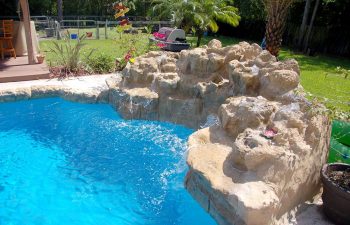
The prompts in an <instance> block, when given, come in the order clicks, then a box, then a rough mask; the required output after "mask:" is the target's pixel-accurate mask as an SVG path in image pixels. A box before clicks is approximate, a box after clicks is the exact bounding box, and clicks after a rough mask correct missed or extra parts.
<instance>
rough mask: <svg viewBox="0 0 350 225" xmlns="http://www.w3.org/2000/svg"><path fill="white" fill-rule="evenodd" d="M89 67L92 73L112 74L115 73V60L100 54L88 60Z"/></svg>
mask: <svg viewBox="0 0 350 225" xmlns="http://www.w3.org/2000/svg"><path fill="white" fill-rule="evenodd" d="M87 65H88V68H89V70H90V72H91V73H98V74H102V73H112V72H114V71H115V58H114V57H112V56H111V55H107V54H105V53H98V54H95V55H92V56H91V57H90V58H89V59H87Z"/></svg>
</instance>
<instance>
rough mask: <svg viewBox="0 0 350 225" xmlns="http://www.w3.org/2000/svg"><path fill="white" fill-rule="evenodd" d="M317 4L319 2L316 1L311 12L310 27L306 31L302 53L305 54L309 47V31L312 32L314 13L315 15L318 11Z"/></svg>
mask: <svg viewBox="0 0 350 225" xmlns="http://www.w3.org/2000/svg"><path fill="white" fill-rule="evenodd" d="M319 4H320V0H316V3H315V6H314V11H313V12H312V17H311V21H310V26H309V29H308V30H307V33H306V36H305V40H304V52H305V53H306V52H307V49H308V47H309V39H310V36H311V31H312V28H313V25H314V21H315V17H316V13H317V9H318V6H319Z"/></svg>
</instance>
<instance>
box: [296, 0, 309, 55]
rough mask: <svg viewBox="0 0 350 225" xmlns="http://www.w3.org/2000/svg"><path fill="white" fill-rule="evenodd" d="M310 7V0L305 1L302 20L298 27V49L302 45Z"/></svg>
mask: <svg viewBox="0 0 350 225" xmlns="http://www.w3.org/2000/svg"><path fill="white" fill-rule="evenodd" d="M310 6H311V0H305V7H304V13H303V20H302V22H301V26H300V30H299V38H298V47H299V48H301V45H302V43H303V39H304V36H305V32H306V26H307V21H308V18H309V12H310Z"/></svg>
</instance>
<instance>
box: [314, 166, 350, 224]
mask: <svg viewBox="0 0 350 225" xmlns="http://www.w3.org/2000/svg"><path fill="white" fill-rule="evenodd" d="M349 168H350V165H348V164H344V163H329V164H326V165H324V166H323V167H322V170H321V180H322V183H323V193H322V200H323V210H324V213H325V214H326V216H327V217H329V219H331V220H332V221H333V222H334V223H336V224H339V225H340V224H341V225H349V224H350V192H349V191H346V190H345V189H343V188H340V187H339V186H338V185H337V184H336V183H334V182H332V181H331V180H330V179H329V177H328V176H327V173H328V172H330V171H344V170H346V169H349Z"/></svg>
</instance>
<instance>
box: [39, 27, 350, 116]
mask: <svg viewBox="0 0 350 225" xmlns="http://www.w3.org/2000/svg"><path fill="white" fill-rule="evenodd" d="M92 31H93V30H92ZM80 32H82V31H80ZM84 32H85V31H84ZM111 32H112V33H113V32H114V34H113V35H111V34H109V36H112V37H114V39H107V40H105V39H101V40H86V41H85V43H86V47H85V48H84V50H83V55H85V54H87V53H88V52H89V51H90V50H91V49H96V52H101V53H104V54H108V55H111V56H113V57H115V58H120V57H122V56H123V55H124V54H125V53H126V51H127V50H128V49H127V48H128V47H127V46H126V45H125V41H127V40H128V39H129V38H132V35H130V34H123V36H122V38H123V40H124V42H123V43H120V40H119V35H118V34H117V33H116V32H115V31H110V33H111ZM140 37H141V38H140V40H139V41H138V42H137V44H136V49H137V50H138V51H139V52H138V54H142V53H143V52H144V51H145V45H147V44H148V35H141V36H140ZM216 38H217V39H219V40H221V42H222V44H223V46H227V45H231V44H236V43H238V42H240V41H242V40H240V39H236V38H232V37H224V36H220V37H216ZM211 39H213V37H204V38H203V40H202V44H203V45H205V44H207V43H208V42H209V41H210V40H211ZM188 41H189V43H190V44H191V46H192V47H195V44H196V41H197V39H196V37H188ZM59 42H62V41H59ZM51 46H52V41H51V40H45V41H41V42H40V47H41V49H42V51H43V52H44V53H45V55H46V56H47V58H46V59H47V61H48V62H49V63H50V62H51V63H52V64H54V61H55V58H56V56H55V55H53V54H52V53H51V52H50V50H49V49H50V47H51ZM95 54H96V53H95ZM289 58H294V59H296V60H297V61H298V63H299V65H300V69H301V84H302V86H303V87H304V88H305V90H306V91H308V92H310V93H311V94H313V95H314V96H316V97H319V98H321V99H323V100H324V99H325V100H326V104H328V105H329V106H332V107H335V108H336V109H339V110H342V111H348V112H349V111H350V97H349V96H350V77H348V78H347V79H345V78H344V77H341V76H339V75H337V73H336V68H337V67H338V66H341V67H343V68H346V69H350V60H349V59H345V58H338V57H333V56H332V57H331V56H323V55H319V56H315V57H311V56H306V55H302V54H298V53H294V52H292V51H289V50H288V49H282V50H281V52H280V57H279V59H280V60H284V59H289ZM327 74H328V75H327Z"/></svg>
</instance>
